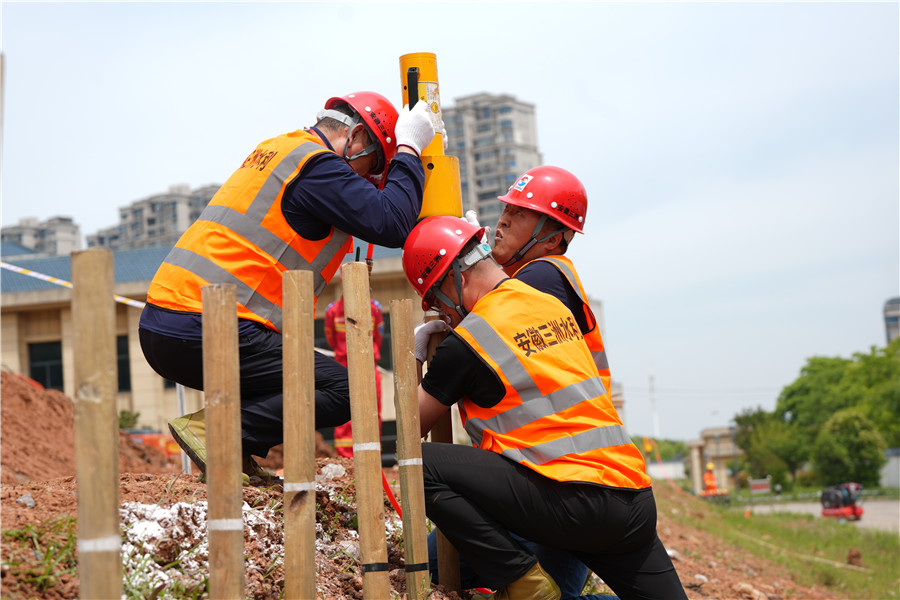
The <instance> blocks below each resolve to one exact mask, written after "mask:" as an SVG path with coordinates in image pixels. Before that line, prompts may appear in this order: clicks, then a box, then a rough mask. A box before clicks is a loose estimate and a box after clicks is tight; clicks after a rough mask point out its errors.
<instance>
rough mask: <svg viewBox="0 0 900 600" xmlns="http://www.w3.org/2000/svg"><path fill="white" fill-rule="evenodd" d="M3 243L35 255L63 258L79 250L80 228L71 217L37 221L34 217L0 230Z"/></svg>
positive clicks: (20, 220)
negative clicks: (30, 251)
mask: <svg viewBox="0 0 900 600" xmlns="http://www.w3.org/2000/svg"><path fill="white" fill-rule="evenodd" d="M0 238H2V241H3V242H7V243H14V244H19V245H21V246H23V247H24V248H28V249H29V250H32V251H34V253H35V254H50V255H54V256H65V255H68V254H69V253H71V252H75V251H77V250H81V228H80V227H79V226H78V225H76V224H75V222H74V221H73V220H72V217H51V218H49V219H47V220H46V221H39V220H38V219H37V218H36V217H26V218H24V219H19V222H18V224H16V225H10V226H9V227H4V228H3V229H2V230H0Z"/></svg>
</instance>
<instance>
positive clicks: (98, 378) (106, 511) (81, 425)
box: [36, 248, 122, 598]
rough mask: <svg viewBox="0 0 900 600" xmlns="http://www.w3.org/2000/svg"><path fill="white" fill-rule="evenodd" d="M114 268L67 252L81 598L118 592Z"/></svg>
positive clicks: (105, 259) (100, 258)
mask: <svg viewBox="0 0 900 600" xmlns="http://www.w3.org/2000/svg"><path fill="white" fill-rule="evenodd" d="M113 272H114V270H113V255H112V252H111V251H110V250H107V249H102V248H93V249H91V250H85V251H82V252H75V253H73V254H72V281H73V284H74V285H73V288H72V320H73V322H74V323H73V327H74V334H75V336H74V342H73V350H74V354H75V361H74V362H75V399H74V402H75V473H76V476H77V479H78V577H79V579H80V581H81V594H80V595H81V597H82V598H118V597H120V596H121V595H122V561H121V557H120V554H121V545H122V538H121V532H120V531H119V427H118V416H117V415H116V390H117V389H118V377H117V369H116V345H115V343H116V328H115V325H116V322H115V302H113V300H112V298H113ZM36 426H38V427H39V426H40V424H39V423H37V424H36Z"/></svg>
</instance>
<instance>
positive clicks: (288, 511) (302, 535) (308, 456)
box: [282, 271, 316, 600]
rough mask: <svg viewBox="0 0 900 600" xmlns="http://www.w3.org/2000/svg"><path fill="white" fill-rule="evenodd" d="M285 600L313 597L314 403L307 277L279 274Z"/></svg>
mask: <svg viewBox="0 0 900 600" xmlns="http://www.w3.org/2000/svg"><path fill="white" fill-rule="evenodd" d="M282 281H283V286H282V289H283V293H284V306H283V315H284V337H283V340H282V344H283V349H284V350H283V351H284V597H285V598H297V599H298V600H314V599H315V597H316V403H315V375H314V364H315V358H314V354H313V352H314V351H313V347H314V344H315V339H314V335H313V322H314V318H315V314H314V308H313V307H314V304H313V302H314V300H315V296H314V294H313V274H312V272H311V271H288V272H286V273H285V274H284V277H283V279H282Z"/></svg>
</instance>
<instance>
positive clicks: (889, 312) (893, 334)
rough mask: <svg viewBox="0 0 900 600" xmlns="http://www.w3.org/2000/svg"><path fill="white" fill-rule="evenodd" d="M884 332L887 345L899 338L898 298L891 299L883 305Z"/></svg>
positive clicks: (899, 301) (899, 314) (899, 308)
mask: <svg viewBox="0 0 900 600" xmlns="http://www.w3.org/2000/svg"><path fill="white" fill-rule="evenodd" d="M884 330H885V333H886V334H887V343H888V344H890V343H891V341H892V340H894V339H895V338H897V337H900V297H897V298H891V299H890V300H888V301H887V302H885V303H884Z"/></svg>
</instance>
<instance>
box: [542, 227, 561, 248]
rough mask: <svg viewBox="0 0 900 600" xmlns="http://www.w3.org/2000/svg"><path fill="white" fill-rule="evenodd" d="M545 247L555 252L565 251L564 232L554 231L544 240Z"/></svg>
mask: <svg viewBox="0 0 900 600" xmlns="http://www.w3.org/2000/svg"><path fill="white" fill-rule="evenodd" d="M543 244H544V248H546V250H547V252H549V253H553V252H554V251H555V252H558V253H562V251H563V234H562V232H561V231H560V232H559V233H554V234H553V235H551V236H550V237H549V238H547V239H546V240H544V242H543Z"/></svg>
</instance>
